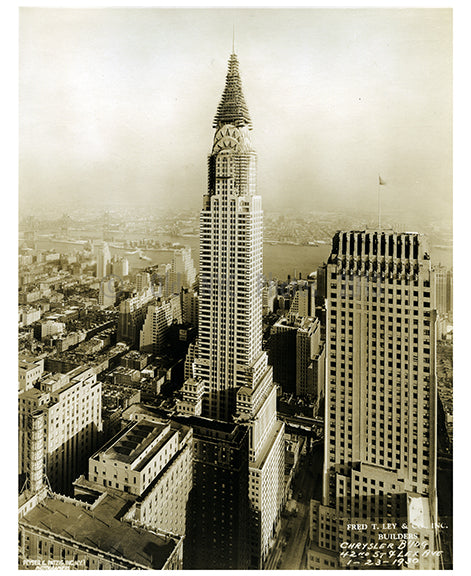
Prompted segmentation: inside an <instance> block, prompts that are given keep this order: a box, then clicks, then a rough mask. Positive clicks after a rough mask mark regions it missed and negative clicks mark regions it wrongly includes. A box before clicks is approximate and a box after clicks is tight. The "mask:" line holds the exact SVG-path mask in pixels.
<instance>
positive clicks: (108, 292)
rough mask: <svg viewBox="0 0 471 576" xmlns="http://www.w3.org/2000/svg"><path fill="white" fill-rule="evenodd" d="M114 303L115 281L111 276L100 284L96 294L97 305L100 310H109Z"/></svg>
mask: <svg viewBox="0 0 471 576" xmlns="http://www.w3.org/2000/svg"><path fill="white" fill-rule="evenodd" d="M115 303H116V280H115V278H114V277H113V276H108V277H105V278H103V279H102V281H101V282H100V288H99V292H98V304H99V305H100V308H110V307H111V306H114V305H115Z"/></svg>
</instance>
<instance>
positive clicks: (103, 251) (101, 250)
mask: <svg viewBox="0 0 471 576" xmlns="http://www.w3.org/2000/svg"><path fill="white" fill-rule="evenodd" d="M94 249H95V256H96V277H97V278H98V279H99V280H102V279H103V278H105V277H106V276H108V275H109V273H110V272H111V252H110V248H109V246H108V243H107V242H101V243H97V244H96V245H95V247H94Z"/></svg>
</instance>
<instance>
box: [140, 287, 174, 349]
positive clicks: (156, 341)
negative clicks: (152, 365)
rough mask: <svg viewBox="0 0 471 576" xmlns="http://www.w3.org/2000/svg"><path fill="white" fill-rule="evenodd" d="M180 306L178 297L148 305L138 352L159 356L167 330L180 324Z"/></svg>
mask: <svg viewBox="0 0 471 576" xmlns="http://www.w3.org/2000/svg"><path fill="white" fill-rule="evenodd" d="M181 321H182V314H181V304H180V297H179V296H178V295H175V296H171V297H169V298H167V299H165V300H160V301H157V302H156V303H155V304H150V305H149V306H148V308H147V313H146V318H145V320H144V323H143V325H142V329H141V333H140V340H139V350H140V351H141V352H151V353H153V354H161V353H162V352H163V350H164V348H165V346H166V344H167V343H168V342H167V338H168V330H169V328H170V326H171V325H172V324H173V323H174V322H175V323H181Z"/></svg>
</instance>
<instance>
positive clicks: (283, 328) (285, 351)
mask: <svg viewBox="0 0 471 576" xmlns="http://www.w3.org/2000/svg"><path fill="white" fill-rule="evenodd" d="M297 331H298V329H297V326H296V325H295V323H294V322H292V321H290V320H289V319H288V318H287V317H285V316H283V317H281V318H280V319H279V320H278V321H277V322H276V323H275V324H274V325H273V326H272V327H271V331H270V338H269V341H268V361H269V363H270V364H271V365H272V366H273V380H274V382H276V383H277V384H279V386H281V389H282V391H283V393H285V394H288V393H289V394H295V393H296V334H297Z"/></svg>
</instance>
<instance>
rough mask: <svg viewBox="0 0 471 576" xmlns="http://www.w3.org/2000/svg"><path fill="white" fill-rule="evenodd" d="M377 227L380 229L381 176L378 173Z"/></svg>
mask: <svg viewBox="0 0 471 576" xmlns="http://www.w3.org/2000/svg"><path fill="white" fill-rule="evenodd" d="M378 229H379V230H381V176H380V175H379V174H378Z"/></svg>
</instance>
